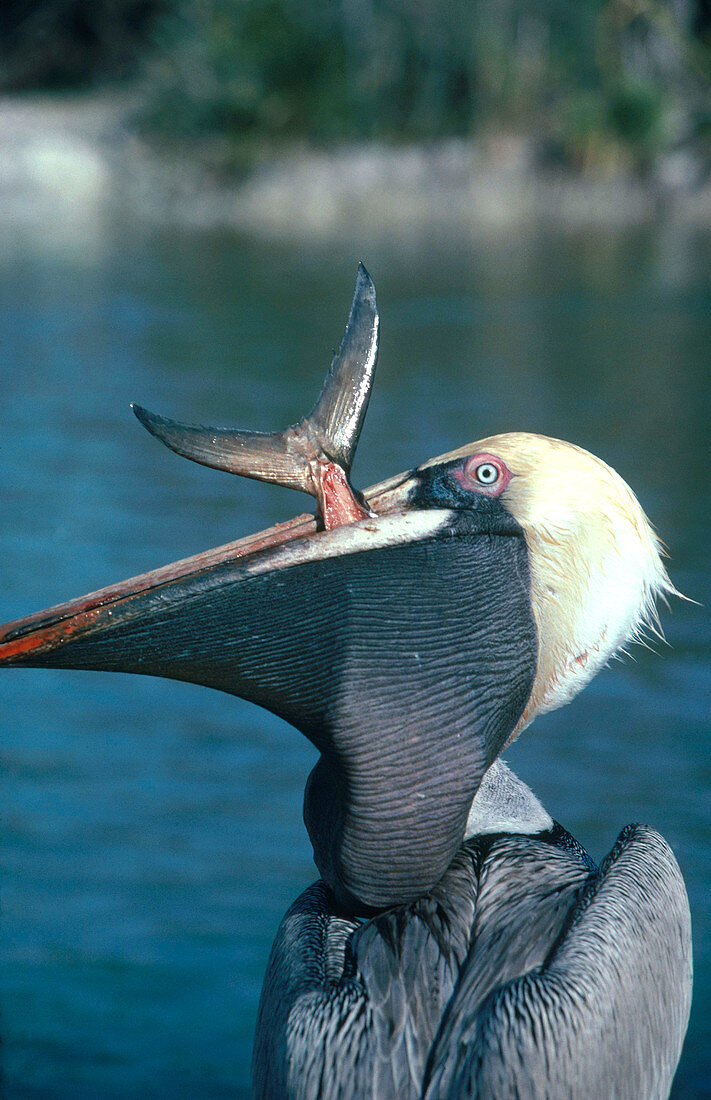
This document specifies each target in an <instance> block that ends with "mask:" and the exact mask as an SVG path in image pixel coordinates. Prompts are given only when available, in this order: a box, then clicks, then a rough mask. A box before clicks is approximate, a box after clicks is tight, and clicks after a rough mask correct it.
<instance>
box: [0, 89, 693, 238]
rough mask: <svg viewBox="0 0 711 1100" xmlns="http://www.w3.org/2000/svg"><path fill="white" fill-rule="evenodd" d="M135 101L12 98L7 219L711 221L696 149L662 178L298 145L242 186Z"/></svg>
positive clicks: (4, 187)
mask: <svg viewBox="0 0 711 1100" xmlns="http://www.w3.org/2000/svg"><path fill="white" fill-rule="evenodd" d="M132 114H133V105H132V103H131V102H130V100H127V99H117V98H106V97H94V98H91V97H84V98H77V99H57V98H49V97H41V96H36V97H17V98H5V99H2V100H0V222H2V223H6V224H7V223H8V222H11V223H13V224H16V225H18V224H24V223H27V222H33V223H37V222H46V220H47V219H50V220H52V221H54V222H55V223H58V222H59V221H60V220H61V219H68V220H69V222H70V223H72V224H75V223H76V222H77V219H79V220H86V219H87V218H96V217H99V216H101V217H105V216H107V215H115V214H117V213H120V214H121V215H123V216H129V217H131V218H132V219H135V220H137V221H139V222H145V223H148V224H152V225H166V224H184V225H187V226H194V227H196V228H198V227H202V228H208V227H215V228H217V227H231V228H233V229H235V230H237V231H239V232H243V233H247V234H250V235H267V236H270V237H278V238H279V237H280V238H299V237H320V236H321V237H328V236H330V235H332V234H334V233H343V231H344V227H348V228H349V229H354V230H358V229H359V228H360V227H365V226H367V227H368V228H369V229H370V230H371V231H372V230H373V229H375V230H377V231H378V232H381V233H384V234H388V233H399V232H402V231H405V230H408V229H420V230H422V229H426V230H427V231H437V230H442V231H448V230H451V231H455V232H457V233H460V234H461V233H471V234H472V235H476V234H478V233H482V232H483V233H487V232H506V231H509V230H511V229H515V228H517V227H521V228H524V227H530V226H533V225H537V224H538V225H543V226H551V227H557V228H561V229H569V230H573V229H584V228H595V227H604V226H615V225H622V224H624V225H635V224H647V223H650V222H652V221H654V220H657V219H660V218H664V219H667V220H672V221H679V222H682V223H684V224H687V225H689V224H691V225H698V226H706V225H711V181H709V180H708V179H707V178H706V176H705V175H704V173H703V172H702V170H701V166H700V165H699V164H697V163H695V162H694V160H693V158H692V157H691V156H690V155H689V154H685V153H677V154H674V155H673V156H670V157H668V158H667V160H666V161H665V162H663V163H662V164H661V165H660V166H659V167H658V170H657V172H656V174H655V176H654V178H653V179H650V180H646V181H642V180H639V179H635V178H632V177H631V176H629V175H616V176H614V177H602V176H598V177H590V176H577V175H574V174H572V173H570V172H567V171H564V170H557V171H554V170H551V169H547V170H543V169H541V168H540V167H539V166H537V164H536V161H535V157H534V154H533V150H532V147H531V143H530V142H529V141H527V140H526V139H525V138H518V137H506V138H499V139H497V140H490V141H488V142H486V143H483V142H481V143H473V142H469V141H463V140H447V141H442V142H438V143H436V144H433V145H430V146H406V147H400V148H392V147H386V146H381V145H374V146H371V145H363V146H348V147H342V148H339V149H337V150H335V151H332V152H323V151H314V150H308V149H298V150H292V151H290V152H284V153H281V154H279V155H278V156H274V157H273V158H271V159H269V160H266V161H264V162H263V163H261V164H260V165H258V166H257V167H255V168H254V169H253V170H252V171H251V172H250V173H249V174H247V175H245V176H244V177H243V178H242V179H240V180H237V181H234V182H231V183H229V184H227V183H225V182H224V181H220V180H219V179H217V178H215V176H214V175H211V174H210V173H209V172H208V171H207V170H206V169H205V168H203V167H201V166H199V165H197V164H195V163H193V162H191V160H190V159H189V157H187V156H185V157H177V156H175V155H168V154H167V153H161V152H157V151H156V150H155V149H153V148H151V147H149V146H148V145H147V144H146V143H145V142H143V141H141V140H140V139H139V138H138V137H137V136H136V134H135V132H134V130H133V129H132V127H131V124H130V120H131V117H132Z"/></svg>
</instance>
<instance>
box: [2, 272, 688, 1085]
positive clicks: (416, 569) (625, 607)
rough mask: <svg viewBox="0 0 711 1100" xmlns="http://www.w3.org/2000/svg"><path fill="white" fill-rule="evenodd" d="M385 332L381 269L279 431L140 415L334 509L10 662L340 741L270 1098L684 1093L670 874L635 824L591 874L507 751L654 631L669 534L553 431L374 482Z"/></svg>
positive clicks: (211, 455) (72, 624) (77, 616)
mask: <svg viewBox="0 0 711 1100" xmlns="http://www.w3.org/2000/svg"><path fill="white" fill-rule="evenodd" d="M378 327H379V321H378V313H377V308H376V301H375V290H374V287H373V284H372V281H371V279H370V277H369V275H368V274H367V272H366V271H365V268H363V267H362V265H361V266H360V267H359V271H358V277H357V281H356V289H355V295H354V298H353V304H352V307H351V313H350V316H349V320H348V325H347V327H346V332H345V335H344V338H343V341H342V343H341V346H340V349H339V352H338V354H337V355H336V356H335V357H334V360H333V362H332V364H331V368H330V371H329V374H328V376H327V378H326V383H325V386H324V389H323V392H322V394H321V396H320V398H319V400H318V402H317V404H316V406H315V408H314V410H313V412H312V413H311V414H310V416H308V417H305V418H304V419H302V420H300V421H299V422H298V423H296V424H295V425H293V426H292V427H290V428H287V429H285V430H284V431H281V432H274V433H272V434H260V433H255V432H240V431H236V430H231V429H215V428H202V427H196V426H191V425H186V424H181V423H178V422H176V421H172V420H168V419H166V418H164V417H160V416H156V415H155V414H153V413H149V412H147V411H146V410H145V409H142V408H139V407H137V408H135V412H136V415H137V416H138V417H139V419H140V420H141V422H142V423H143V424H144V425H145V426H146V427H147V428H148V429H149V431H150V432H151V433H152V434H153V435H155V436H157V437H158V438H159V439H160V440H162V442H164V443H166V444H167V445H168V446H169V447H171V448H172V449H173V450H174V451H177V452H178V453H180V454H183V455H185V456H186V457H188V458H191V459H193V460H195V461H198V462H202V463H204V464H206V465H209V466H213V467H217V468H219V469H227V470H230V471H232V472H233V473H237V474H241V475H245V476H249V477H257V478H259V479H261V480H264V481H271V482H276V483H279V484H282V485H288V486H290V487H292V488H296V489H300V490H303V491H306V492H308V493H310V494H311V495H313V496H314V497H315V498H316V500H317V503H318V512H317V515H316V516H309V515H304V516H299V517H297V518H296V519H294V520H292V521H290V522H288V523H286V524H282V525H278V526H277V527H275V528H272V529H271V530H269V531H266V532H261V533H259V534H256V535H252V536H249V537H247V538H245V539H241V540H239V541H237V542H234V543H231V544H229V545H228V546H224V547H220V548H218V549H216V550H212V551H207V552H205V553H203V554H199V555H197V556H195V557H193V558H189V559H186V560H184V561H181V562H177V563H175V564H173V565H171V566H166V567H165V568H162V569H158V570H156V571H154V572H152V573H148V574H145V575H143V576H140V577H136V578H133V579H132V580H129V581H124V582H122V583H120V584H117V585H114V586H113V587H110V588H106V589H102V590H101V591H99V592H94V593H92V594H90V595H88V596H85V597H82V598H81V599H79V600H74V601H71V602H69V603H65V604H61V605H58V606H57V607H54V608H51V609H50V610H49V611H44V612H41V613H40V614H36V615H32V616H30V617H29V618H26V619H23V620H20V621H17V622H15V623H10V624H7V625H6V626H5V627H2V628H0V663H2V664H4V665H6V666H27V665H31V666H35V667H53V668H80V669H102V670H114V671H122V672H141V673H145V674H148V675H154V676H164V677H168V678H173V679H177V680H187V681H191V682H193V683H198V684H204V685H206V686H209V687H214V688H218V689H220V690H222V691H226V692H229V693H232V694H235V695H239V696H241V697H243V698H245V699H248V700H251V701H253V702H255V703H258V704H259V705H261V706H263V707H266V708H268V709H269V710H271V711H273V712H274V713H276V714H278V715H280V716H281V717H283V718H285V719H286V720H287V721H288V722H290V723H291V724H292V725H294V726H295V727H296V728H297V729H298V730H300V731H301V732H302V733H304V734H305V735H306V736H307V737H308V738H309V740H310V741H311V742H312V743H313V744H314V745H315V746H316V748H317V749H318V750H319V752H320V758H319V761H318V763H317V765H316V767H315V768H314V770H313V772H312V773H311V776H310V777H309V780H308V783H307V787H306V792H305V799H304V818H305V822H306V826H307V829H308V832H309V836H310V838H311V842H312V844H313V849H314V859H315V863H316V866H317V868H318V871H319V873H320V876H321V878H320V880H319V881H318V882H316V883H315V884H314V885H313V886H311V887H310V888H309V889H308V890H306V891H305V893H304V894H302V895H301V897H300V898H298V899H297V901H296V902H295V903H294V905H293V906H292V907H291V909H290V910H289V911H288V913H287V914H286V916H285V917H284V920H283V922H282V924H281V926H280V928H279V931H278V933H277V937H276V941H275V943H274V947H273V950H272V954H271V958H270V961H269V964H268V969H267V974H266V978H265V982H264V988H263V992H262V999H261V1004H260V1010H259V1019H258V1025H257V1035H256V1040H255V1048H254V1063H253V1082H254V1095H255V1097H259V1098H273V1100H277V1098H284V1097H294V1098H302V1100H315V1098H317V1097H320V1098H323V1100H336V1098H339V1100H357V1098H366V1097H368V1098H370V1097H377V1098H379V1100H388V1098H398V1100H403V1098H413V1100H414V1098H418V1097H419V1098H423V1100H435V1098H445V1097H447V1098H450V1100H456V1098H461V1097H477V1098H481V1100H484V1098H488V1100H507V1098H511V1100H513V1098H525V1100H529V1098H530V1100H563V1098H566V1100H567V1098H576V1100H578V1098H579V1100H583V1098H585V1100H591V1098H603V1097H604V1098H608V1097H614V1098H616V1100H656V1098H662V1097H666V1096H667V1095H668V1093H669V1090H670V1087H671V1082H672V1078H673V1075H674V1071H675V1068H676V1065H677V1062H678V1059H679V1056H680V1052H681V1046H682V1042H683V1038H684V1034H685V1031H686V1026H687V1021H688V1015H689V1006H690V995H691V940H690V918H689V907H688V901H687V897H686V891H685V888H684V883H683V880H682V877H681V874H680V871H679V868H678V866H677V863H676V860H675V859H674V856H673V854H672V852H671V850H670V849H669V846H668V845H667V844H666V843H665V841H664V840H663V838H662V837H661V836H659V834H658V833H656V832H655V831H654V830H653V829H651V828H650V827H648V826H646V825H628V826H627V827H626V828H624V829H623V830H622V832H621V833H620V835H619V837H618V839H617V841H616V842H615V844H614V846H613V848H612V850H611V851H610V853H609V854H608V855H607V856H606V857H605V859H604V860H603V861H602V863H601V864H600V866H599V867H598V866H596V865H595V864H594V863H593V861H592V860H591V859H590V858H589V856H588V855H587V853H586V852H585V851H584V849H583V848H582V847H581V846H580V845H579V844H578V843H577V841H575V840H574V838H573V837H572V836H570V834H569V833H567V832H566V831H565V829H563V828H562V827H561V826H560V825H558V824H556V823H555V822H553V821H552V819H551V818H550V816H549V815H548V813H547V812H546V810H545V809H544V807H543V806H542V805H541V804H540V802H539V801H538V799H537V798H536V797H535V795H534V794H533V792H532V791H530V790H529V789H528V788H527V787H526V786H525V784H523V783H522V782H521V780H519V779H518V778H517V777H516V776H515V775H514V774H513V773H512V772H511V771H510V770H509V769H508V768H507V766H506V765H505V764H504V763H503V762H502V761H501V759H500V756H501V753H502V751H503V750H504V749H505V748H506V746H507V745H509V744H510V743H511V742H512V741H513V740H514V739H515V738H516V737H518V736H519V734H520V733H521V732H522V731H523V730H524V729H525V728H526V727H527V726H528V725H530V723H531V722H532V721H533V720H534V719H535V718H536V717H537V716H539V715H541V714H543V713H545V712H546V711H549V710H552V709H553V708H555V707H558V706H561V705H562V704H564V703H567V702H568V701H570V700H571V699H572V698H573V697H574V696H575V695H576V694H577V693H578V692H579V691H580V690H581V689H582V688H583V687H584V686H585V685H586V684H587V683H588V682H589V681H590V679H591V678H592V677H593V676H594V675H595V673H596V672H598V671H599V669H601V668H602V666H603V665H605V664H606V663H607V662H608V661H609V660H610V658H611V657H613V656H614V655H615V654H617V653H618V652H619V651H620V650H622V649H623V648H624V647H625V646H627V645H628V644H629V643H630V642H632V641H635V640H639V639H640V638H642V636H643V635H644V632H645V630H647V629H649V628H650V627H651V628H654V627H655V624H656V622H657V620H656V611H655V605H656V601H657V599H658V598H659V597H663V596H664V595H665V594H671V593H673V592H674V591H675V590H674V588H673V586H672V584H671V582H670V580H669V578H668V576H667V573H666V570H665V568H664V565H663V563H662V559H661V556H660V545H659V542H658V539H657V537H656V535H655V533H654V532H653V530H652V528H651V527H650V524H649V522H648V521H647V519H646V517H645V515H644V513H643V512H642V509H641V508H640V506H639V504H638V502H637V500H636V498H635V497H634V495H633V493H632V492H631V490H630V489H629V488H628V486H627V485H626V484H625V482H624V481H623V480H622V478H620V477H619V475H618V474H617V473H615V471H614V470H612V469H611V468H610V467H609V466H607V465H606V464H605V463H604V462H602V461H601V460H600V459H598V458H595V457H594V456H593V455H591V454H589V453H587V452H586V451H583V450H582V449H580V448H579V447H576V446H573V445H572V444H569V443H564V442H562V441H559V440H554V439H548V438H545V437H543V436H539V435H532V434H524V433H509V434H505V435H494V436H490V437H488V438H485V439H482V440H479V441H478V442H476V443H472V444H469V445H467V446H465V447H462V448H461V449H459V450H456V451H452V452H450V453H448V454H445V455H442V456H440V457H438V458H434V459H431V460H429V461H427V462H425V463H423V464H422V465H420V466H418V467H417V468H416V469H414V470H411V471H408V472H407V473H404V474H401V475H398V476H396V477H393V478H390V479H388V480H387V481H384V482H382V483H381V484H379V485H376V486H374V487H373V488H371V489H369V490H367V491H366V492H365V493H360V492H358V491H357V490H356V489H354V488H353V486H352V485H351V482H350V466H351V463H352V459H353V454H354V451H355V447H356V444H357V441H358V436H359V434H360V430H361V426H362V423H363V418H364V416H365V413H366V410H367V405H368V399H369V395H370V389H371V386H372V382H373V377H374V371H375V365H376V358H377V342H378Z"/></svg>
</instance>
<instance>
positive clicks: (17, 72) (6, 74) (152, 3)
mask: <svg viewBox="0 0 711 1100" xmlns="http://www.w3.org/2000/svg"><path fill="white" fill-rule="evenodd" d="M171 6H172V5H171V3H170V0H0V88H4V89H6V90H7V89H12V90H29V89H37V88H40V89H67V88H78V87H79V88H81V87H86V86H87V84H92V83H96V82H105V81H106V80H107V79H108V80H115V79H121V78H125V77H127V76H130V75H132V74H135V73H136V72H137V71H138V70H139V69H140V66H141V64H142V59H143V55H144V51H145V49H146V47H147V44H148V41H149V40H150V36H151V34H152V30H153V23H154V20H155V19H157V18H158V16H160V15H165V14H167V12H168V10H169V9H170V7H171Z"/></svg>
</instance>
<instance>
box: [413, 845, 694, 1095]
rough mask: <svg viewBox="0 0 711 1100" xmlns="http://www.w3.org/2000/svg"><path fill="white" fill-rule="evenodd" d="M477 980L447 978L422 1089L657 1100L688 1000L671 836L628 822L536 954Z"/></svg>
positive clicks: (686, 939) (523, 928)
mask: <svg viewBox="0 0 711 1100" xmlns="http://www.w3.org/2000/svg"><path fill="white" fill-rule="evenodd" d="M520 917H521V921H522V923H521V924H520V926H519V930H518V937H519V938H523V939H525V938H526V937H527V936H528V934H529V922H528V921H527V920H526V915H525V912H523V911H522V912H521V913H520ZM473 961H474V958H473V957H472V959H470V960H469V961H468V964H467V965H468V966H469V964H470V963H471V962H473ZM478 985H479V982H478V979H477V976H476V973H474V972H473V971H472V973H471V974H470V975H465V976H464V978H463V980H462V982H461V983H460V985H459V987H458V989H457V993H456V996H455V998H454V999H453V1002H452V1004H451V1006H450V1009H449V1012H448V1017H447V1022H446V1025H445V1027H444V1028H443V1029H442V1032H441V1033H440V1036H439V1037H438V1040H437V1043H436V1044H435V1047H434V1048H433V1051H432V1058H431V1062H430V1072H429V1075H428V1081H427V1085H426V1088H425V1089H424V1091H423V1096H424V1097H425V1100H441V1098H444V1097H447V1098H448V1100H460V1098H461V1100H463V1098H464V1097H471V1096H477V1097H481V1098H482V1100H483V1098H491V1100H494V1098H495V1100H514V1098H516V1100H551V1098H553V1097H556V1098H557V1097H566V1100H590V1097H603V1096H604V1097H612V1096H614V1097H615V1098H616V1100H663V1098H665V1097H667V1096H668V1095H669V1090H670V1088H671V1083H672V1079H673V1076H674V1071H675V1069H676V1066H677V1063H678V1061H679V1056H680V1054H681V1047H682V1043H683V1040H684V1035H685V1033H686V1026H687V1022H688V1016H689V1008H690V1003H691V927H690V917H689V904H688V900H687V896H686V891H685V888H684V883H683V880H682V878H681V873H680V871H679V867H678V865H677V863H676V860H675V859H674V856H673V854H672V852H671V850H670V848H669V846H668V845H667V844H666V842H665V841H664V840H663V839H662V837H661V836H659V834H658V833H656V832H654V831H653V830H652V829H650V828H648V827H647V826H643V825H630V826H628V827H627V828H626V829H624V830H623V831H622V833H620V836H619V837H618V839H617V842H616V843H615V846H614V847H613V849H612V851H611V852H610V854H609V855H608V856H607V858H606V859H605V861H604V863H603V864H602V866H601V868H600V871H599V872H598V873H596V874H593V875H592V876H591V877H590V880H589V882H588V883H587V884H586V886H585V887H584V888H583V890H582V891H581V892H580V895H579V897H578V899H577V901H576V903H575V904H574V906H573V908H572V910H571V912H570V914H569V917H568V920H567V922H566V924H565V926H564V929H563V932H562V934H561V935H560V937H559V938H558V940H557V942H556V943H555V944H554V946H553V948H552V950H551V951H550V953H549V955H548V957H547V958H546V959H545V960H544V961H543V963H542V965H540V966H538V967H535V968H533V969H529V970H527V971H526V972H525V973H522V974H521V976H519V977H517V978H514V979H512V980H510V981H508V982H505V983H504V984H500V985H497V986H496V987H494V988H492V989H491V992H490V993H488V995H487V996H486V997H485V999H484V1000H483V1001H479V1000H478V994H479V993H480V992H481V989H478V990H477V989H476V987H477V986H478Z"/></svg>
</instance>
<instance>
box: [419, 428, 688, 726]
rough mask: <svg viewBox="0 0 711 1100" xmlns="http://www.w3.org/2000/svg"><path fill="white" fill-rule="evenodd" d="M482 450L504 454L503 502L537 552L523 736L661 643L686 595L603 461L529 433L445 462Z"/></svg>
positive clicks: (532, 558) (480, 445)
mask: <svg viewBox="0 0 711 1100" xmlns="http://www.w3.org/2000/svg"><path fill="white" fill-rule="evenodd" d="M477 451H486V452H488V453H490V454H493V455H498V456H499V457H500V458H502V459H503V461H504V462H505V463H506V465H507V466H508V468H509V470H510V471H511V474H512V475H513V476H512V478H511V481H510V483H509V485H508V486H507V487H506V489H505V490H504V492H503V493H502V497H501V499H502V501H503V503H504V504H505V506H506V507H507V508H508V509H509V511H510V512H511V514H512V515H513V516H514V517H515V518H516V520H517V521H518V523H519V524H520V526H521V528H522V529H523V532H524V535H525V537H526V541H527V544H528V548H529V562H530V569H531V595H532V604H533V612H534V616H535V619H536V625H537V627H538V635H539V653H538V669H537V673H536V678H535V682H534V686H533V691H532V693H531V697H530V699H529V702H528V705H527V706H526V710H525V712H524V714H523V716H522V718H521V721H520V722H519V724H518V727H517V728H516V730H515V732H514V736H518V734H519V733H520V732H521V730H523V729H524V728H525V727H526V726H527V725H528V724H529V723H530V722H532V721H533V719H534V718H535V717H536V715H538V714H542V713H544V712H545V711H548V710H553V709H555V708H556V707H559V706H562V705H563V704H564V703H567V702H568V701H569V700H570V699H572V698H573V696H574V695H576V694H577V693H578V692H579V691H580V690H581V689H582V688H583V687H585V685H586V684H587V683H588V682H589V681H590V680H591V679H592V677H593V676H594V675H595V673H596V672H597V671H598V670H599V669H600V668H601V667H602V666H603V665H604V664H606V662H607V661H608V660H609V659H610V658H611V657H613V656H614V655H615V654H616V653H618V652H619V651H620V650H621V649H623V647H624V646H625V645H626V644H627V643H629V642H640V641H643V639H644V637H645V636H646V634H647V633H648V632H652V633H655V634H657V635H660V634H661V631H660V627H659V621H658V617H657V610H656V600H657V599H658V598H659V597H660V596H661V597H663V596H665V595H679V593H677V591H676V589H675V588H674V585H673V584H672V583H671V581H670V580H669V577H668V576H667V572H666V569H665V568H664V564H663V562H662V559H661V553H662V547H661V543H660V541H659V539H658V538H657V536H656V534H655V532H654V530H653V529H652V527H651V524H650V523H649V521H648V519H647V517H646V516H645V514H644V512H643V511H642V508H641V507H640V505H639V502H638V501H637V498H636V497H635V495H634V493H633V492H632V491H631V489H630V488H629V486H628V485H627V484H626V483H625V482H624V481H623V479H622V478H621V477H620V476H619V474H618V473H616V471H615V470H613V469H612V467H610V466H608V465H607V464H606V463H605V462H603V461H602V460H601V459H599V458H596V457H595V455H592V454H590V453H589V452H588V451H585V450H583V449H582V448H581V447H576V446H575V445H574V444H572V443H565V442H563V441H562V440H558V439H550V438H548V437H546V436H541V435H533V434H529V433H526V432H511V433H506V434H503V435H495V436H489V437H488V438H487V439H481V440H479V441H478V442H476V443H473V444H469V445H467V446H466V447H463V448H460V449H459V450H457V451H454V452H452V453H450V454H448V455H446V456H445V457H446V459H448V460H451V459H452V458H457V457H459V456H462V457H463V456H465V455H470V454H475V453H476V452H477ZM433 461H435V462H436V461H442V460H441V459H435V460H433ZM427 465H430V463H428V464H427ZM512 739H513V738H512Z"/></svg>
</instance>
